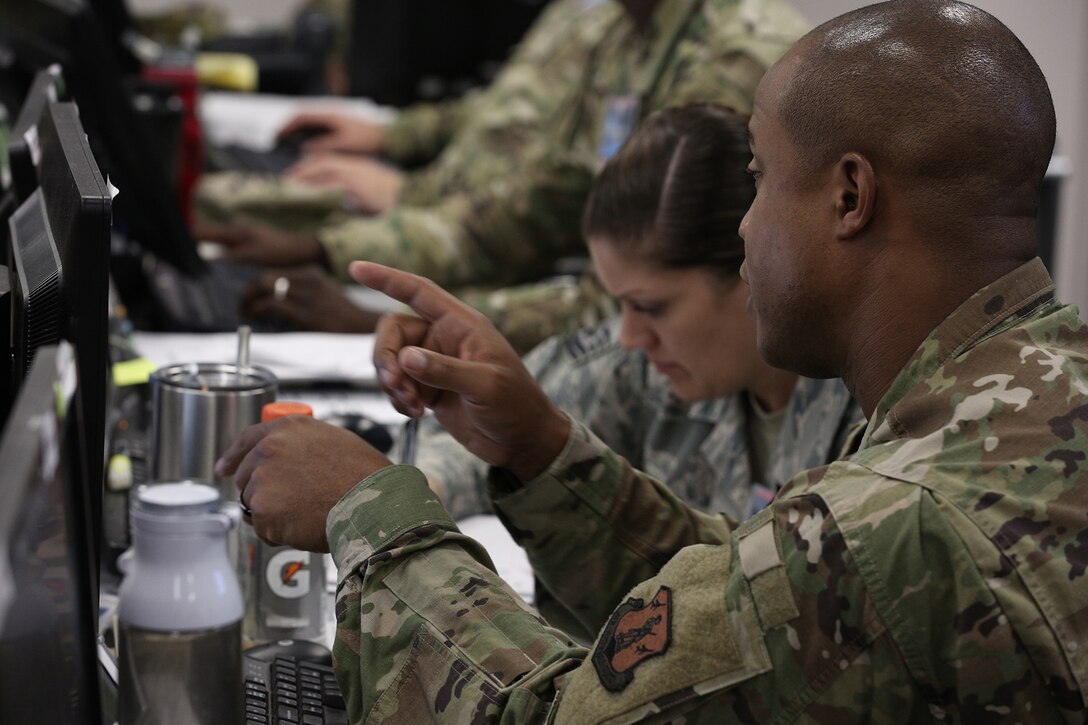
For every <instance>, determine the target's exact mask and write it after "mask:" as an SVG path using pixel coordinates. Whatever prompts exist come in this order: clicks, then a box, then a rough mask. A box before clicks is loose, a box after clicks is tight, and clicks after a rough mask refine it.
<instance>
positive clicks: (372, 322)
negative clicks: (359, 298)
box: [242, 265, 380, 333]
mask: <svg viewBox="0 0 1088 725" xmlns="http://www.w3.org/2000/svg"><path fill="white" fill-rule="evenodd" d="M280 280H285V281H280ZM242 315H243V316H245V317H246V318H249V319H255V320H271V321H276V322H286V323H288V324H289V325H291V326H292V327H294V328H296V329H299V330H313V331H315V332H354V333H371V332H374V328H375V327H376V326H377V324H378V318H379V317H380V314H379V313H377V312H370V311H368V310H364V309H362V308H360V307H359V306H358V305H356V304H355V303H354V302H352V301H351V300H350V299H348V296H347V295H346V294H345V293H344V287H343V285H342V284H341V283H340V281H339V280H338V279H336V278H335V277H333V276H332V275H331V274H329V273H328V272H326V271H325V270H323V269H321V268H320V267H318V266H316V265H306V266H302V267H291V268H287V269H279V270H276V269H270V270H267V271H265V272H262V273H261V276H260V277H258V278H257V280H256V281H255V282H253V284H251V285H250V286H249V287H248V288H247V289H246V291H245V293H244V294H243V295H242Z"/></svg>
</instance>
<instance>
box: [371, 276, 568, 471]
mask: <svg viewBox="0 0 1088 725" xmlns="http://www.w3.org/2000/svg"><path fill="white" fill-rule="evenodd" d="M350 273H351V275H352V277H354V278H355V279H356V280H357V281H359V282H361V283H362V284H365V285H366V286H368V287H371V288H372V289H376V290H378V291H379V292H383V293H385V294H387V295H389V296H390V297H392V298H393V299H396V300H399V301H400V302H403V303H405V304H407V305H409V306H410V307H411V308H412V309H413V310H415V311H416V313H418V314H419V317H412V316H410V315H398V314H391V315H385V316H384V317H382V319H381V321H380V322H379V323H378V332H377V338H376V340H375V343H374V364H375V367H376V368H377V370H378V380H379V382H380V383H381V385H382V388H383V389H384V390H385V392H386V393H387V394H388V395H389V396H390V398H391V399H392V401H393V405H394V406H395V407H396V408H397V410H399V411H401V412H402V413H404V414H406V415H411V416H415V417H418V416H420V415H422V414H423V410H424V407H428V408H431V409H433V410H434V412H435V416H436V417H437V419H438V421H439V423H441V424H442V425H443V427H445V428H446V430H448V431H449V432H450V433H451V434H452V435H453V436H454V437H455V438H456V439H457V440H458V441H459V442H460V443H461V444H462V445H463V446H465V447H466V448H467V449H468V450H470V451H471V452H472V453H473V454H475V455H476V456H478V457H480V458H481V459H483V460H484V461H485V462H487V463H490V464H491V465H494V466H501V467H503V468H507V469H509V470H510V471H511V472H512V473H514V475H516V476H518V477H519V478H521V479H522V480H529V479H532V478H535V477H536V476H537V475H539V474H540V473H543V471H544V470H545V468H547V466H548V464H550V463H551V462H552V460H554V459H555V457H556V456H557V455H558V454H559V452H560V451H561V450H562V449H563V446H564V445H565V444H566V441H567V436H568V434H569V432H570V422H569V420H568V419H567V417H566V416H565V415H564V414H563V413H562V412H560V410H559V409H558V408H557V407H556V406H555V405H554V404H553V403H552V402H551V400H549V399H548V397H547V396H546V395H545V394H544V392H543V391H542V390H541V389H540V387H539V386H538V385H537V383H536V381H535V380H533V377H532V376H531V375H530V374H529V372H528V371H527V370H526V369H525V366H524V365H522V363H521V358H519V357H518V355H517V353H515V352H514V350H513V348H511V347H510V344H509V343H508V342H507V341H506V339H505V338H503V336H502V335H501V334H500V333H499V332H498V330H496V329H495V328H494V326H493V325H492V324H491V323H490V322H489V321H488V320H487V318H486V317H484V316H483V315H481V314H480V313H479V312H477V311H476V310H474V309H472V308H471V307H469V306H468V305H466V304H464V303H463V302H461V301H460V300H458V299H457V298H455V297H453V296H452V295H450V294H449V293H448V292H446V291H444V290H443V289H441V288H440V287H438V285H436V284H434V283H433V282H431V281H430V280H427V279H424V278H422V277H417V276H416V275H412V274H408V273H406V272H400V271H397V270H394V269H390V268H388V267H383V266H381V265H378V264H371V263H367V262H353V263H352V265H351V267H350Z"/></svg>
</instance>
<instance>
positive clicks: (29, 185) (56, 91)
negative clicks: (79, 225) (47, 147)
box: [8, 64, 64, 204]
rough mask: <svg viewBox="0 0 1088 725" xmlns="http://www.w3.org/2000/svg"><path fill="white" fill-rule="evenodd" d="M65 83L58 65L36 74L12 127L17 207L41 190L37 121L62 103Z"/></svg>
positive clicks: (11, 160) (10, 148)
mask: <svg viewBox="0 0 1088 725" xmlns="http://www.w3.org/2000/svg"><path fill="white" fill-rule="evenodd" d="M63 92H64V79H63V77H62V75H61V69H60V66H59V65H56V64H54V65H51V66H48V67H46V68H43V69H41V70H40V71H38V72H37V73H35V74H34V80H33V82H31V84H30V90H29V91H27V94H26V97H25V98H24V99H23V105H22V107H21V108H20V109H19V114H18V115H17V116H16V117H15V124H14V125H13V126H12V127H11V144H10V145H9V146H8V159H9V163H10V164H11V184H12V189H13V190H14V192H15V201H16V204H22V203H23V202H24V201H26V199H27V197H28V196H30V194H31V192H33V191H34V190H35V189H37V188H38V156H39V154H38V121H39V120H40V119H41V117H42V113H43V112H44V111H45V106H46V104H48V103H49V102H51V101H59V100H63V96H62V94H63Z"/></svg>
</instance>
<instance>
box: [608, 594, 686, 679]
mask: <svg viewBox="0 0 1088 725" xmlns="http://www.w3.org/2000/svg"><path fill="white" fill-rule="evenodd" d="M671 633H672V590H671V589H669V588H668V587H664V586H663V587H659V588H658V590H657V593H656V594H654V597H653V599H651V600H650V601H649V602H648V603H647V602H645V601H644V600H642V599H636V598H635V597H631V598H630V599H628V600H627V601H626V602H624V603H623V604H621V605H620V606H619V608H617V609H616V611H615V612H613V613H612V616H611V617H610V618H609V620H608V624H606V625H605V627H604V631H603V632H602V633H601V639H600V642H599V644H598V645H597V648H596V650H594V652H593V667H594V669H596V670H597V677H599V678H600V680H601V684H602V685H604V688H605V689H606V690H609V691H610V692H619V691H620V690H622V689H624V688H625V687H627V685H629V684H630V683H631V681H632V680H633V679H635V673H634V670H635V668H636V667H638V666H639V665H640V664H642V663H643V662H644V661H646V660H648V659H649V658H651V657H655V656H657V655H661V654H665V652H666V651H667V650H668V649H669V639H670V636H671Z"/></svg>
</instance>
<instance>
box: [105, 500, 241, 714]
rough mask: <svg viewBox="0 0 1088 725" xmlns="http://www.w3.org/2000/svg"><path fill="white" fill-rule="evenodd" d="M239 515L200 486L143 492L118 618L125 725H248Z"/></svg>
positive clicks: (134, 511) (136, 505) (137, 507)
mask: <svg viewBox="0 0 1088 725" xmlns="http://www.w3.org/2000/svg"><path fill="white" fill-rule="evenodd" d="M234 510H235V508H234V507H224V506H223V505H222V504H221V501H220V496H219V491H218V489H217V488H214V487H212V486H208V485H204V484H200V483H195V482H192V481H185V482H180V483H161V484H151V485H146V486H140V487H139V488H138V489H137V490H136V495H135V497H134V502H133V505H132V511H131V514H130V515H131V520H132V549H131V550H130V551H131V555H130V554H126V555H125V557H124V559H125V561H124V563H123V568H124V569H125V578H124V581H123V582H122V583H121V589H120V601H119V603H118V612H117V616H118V620H119V623H120V641H119V645H118V646H119V661H118V666H119V669H120V673H119V676H120V692H119V695H118V697H119V701H120V702H119V708H118V710H119V718H118V719H119V721H120V724H121V725H135V724H136V723H139V724H140V725H144V724H147V725H151V724H152V723H155V724H166V723H169V724H170V725H175V724H178V725H189V724H190V723H192V724H193V725H196V724H198V723H199V724H203V723H235V722H241V721H242V701H243V692H242V638H241V620H242V595H241V590H240V588H239V586H238V580H237V578H236V576H235V572H234V568H233V566H232V565H231V562H230V559H229V558H228V556H227V532H228V531H230V529H232V528H233V527H234V526H235V525H236V524H237V519H236V518H235V516H234V515H233V514H232V513H231V512H232V511H234Z"/></svg>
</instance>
